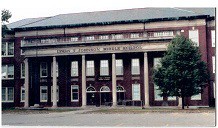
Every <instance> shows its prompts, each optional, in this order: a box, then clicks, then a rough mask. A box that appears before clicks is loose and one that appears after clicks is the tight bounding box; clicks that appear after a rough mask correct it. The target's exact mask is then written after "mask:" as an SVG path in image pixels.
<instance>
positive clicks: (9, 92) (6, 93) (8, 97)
mask: <svg viewBox="0 0 218 128" xmlns="http://www.w3.org/2000/svg"><path fill="white" fill-rule="evenodd" d="M13 101H14V88H13V87H2V102H13Z"/></svg>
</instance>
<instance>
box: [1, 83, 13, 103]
mask: <svg viewBox="0 0 218 128" xmlns="http://www.w3.org/2000/svg"><path fill="white" fill-rule="evenodd" d="M2 88H5V101H3V100H2V99H1V100H2V102H3V103H12V102H14V87H2ZM8 88H12V89H13V100H8Z"/></svg>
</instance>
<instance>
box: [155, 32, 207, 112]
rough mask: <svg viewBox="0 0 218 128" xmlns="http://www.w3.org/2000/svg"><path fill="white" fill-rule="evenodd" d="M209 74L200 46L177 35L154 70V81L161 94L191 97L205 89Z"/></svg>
mask: <svg viewBox="0 0 218 128" xmlns="http://www.w3.org/2000/svg"><path fill="white" fill-rule="evenodd" d="M208 80H209V75H208V71H207V67H206V64H205V62H203V61H201V54H200V52H199V49H198V47H196V46H195V45H194V42H192V41H191V40H189V39H186V38H185V37H183V36H176V37H175V38H174V39H173V40H172V41H171V43H170V44H169V45H168V48H167V51H166V53H165V55H164V57H163V58H162V59H161V60H160V65H158V66H157V68H155V69H154V70H153V81H154V84H156V85H157V86H158V87H159V90H161V94H160V95H161V96H178V97H181V98H182V109H184V98H185V97H191V96H193V95H196V94H199V93H200V92H202V91H203V88H204V87H205V86H206V85H207V83H208Z"/></svg>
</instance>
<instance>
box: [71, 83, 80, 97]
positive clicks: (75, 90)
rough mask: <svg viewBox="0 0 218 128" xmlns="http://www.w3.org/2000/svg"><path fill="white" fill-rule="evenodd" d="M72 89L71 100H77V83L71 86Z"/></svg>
mask: <svg viewBox="0 0 218 128" xmlns="http://www.w3.org/2000/svg"><path fill="white" fill-rule="evenodd" d="M71 87H72V88H71V89H72V91H71V94H72V100H78V99H79V87H78V86H77V85H73V86H71Z"/></svg>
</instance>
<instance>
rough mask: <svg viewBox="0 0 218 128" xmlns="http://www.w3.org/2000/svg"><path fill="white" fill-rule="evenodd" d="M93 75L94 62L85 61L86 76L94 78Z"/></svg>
mask: <svg viewBox="0 0 218 128" xmlns="http://www.w3.org/2000/svg"><path fill="white" fill-rule="evenodd" d="M94 75H95V67H94V61H93V60H91V61H86V76H94Z"/></svg>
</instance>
